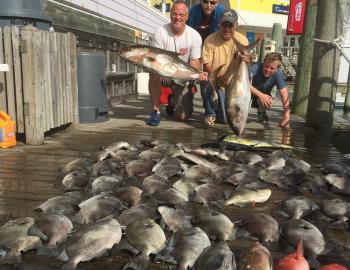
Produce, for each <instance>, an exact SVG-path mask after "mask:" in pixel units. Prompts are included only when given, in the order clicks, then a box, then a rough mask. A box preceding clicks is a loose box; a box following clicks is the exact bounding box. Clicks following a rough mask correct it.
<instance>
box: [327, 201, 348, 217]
mask: <svg viewBox="0 0 350 270" xmlns="http://www.w3.org/2000/svg"><path fill="white" fill-rule="evenodd" d="M321 206H322V212H323V213H324V214H325V215H326V216H328V217H331V218H334V219H337V220H338V221H346V220H348V217H349V216H350V203H349V202H347V201H345V200H342V199H324V200H322V204H321Z"/></svg>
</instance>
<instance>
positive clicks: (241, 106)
mask: <svg viewBox="0 0 350 270" xmlns="http://www.w3.org/2000/svg"><path fill="white" fill-rule="evenodd" d="M232 39H233V41H234V43H235V44H236V47H237V48H238V50H239V51H240V52H241V53H245V52H247V51H250V50H251V49H253V48H254V47H255V46H256V45H257V44H258V43H259V42H260V39H257V40H256V41H255V42H254V43H253V44H252V45H251V46H243V45H242V44H240V43H239V42H238V41H237V40H236V39H235V38H234V37H232ZM234 60H235V61H232V63H231V64H230V65H229V67H228V69H229V70H231V71H232V73H233V76H232V79H231V81H230V83H229V86H228V87H227V88H226V90H225V112H226V118H227V123H228V124H229V126H230V128H231V129H232V131H233V133H234V134H235V135H236V136H241V135H242V133H243V131H244V128H245V125H246V122H247V118H248V113H249V109H250V101H251V92H250V87H251V83H250V81H251V79H250V77H251V76H250V71H249V66H248V64H247V63H246V62H244V61H243V60H242V59H241V57H240V56H239V55H238V56H237V58H236V59H234Z"/></svg>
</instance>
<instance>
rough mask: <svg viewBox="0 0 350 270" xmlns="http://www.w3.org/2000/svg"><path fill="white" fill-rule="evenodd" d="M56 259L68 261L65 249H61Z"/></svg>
mask: <svg viewBox="0 0 350 270" xmlns="http://www.w3.org/2000/svg"><path fill="white" fill-rule="evenodd" d="M57 259H58V260H60V261H63V262H68V261H69V257H68V255H67V253H66V250H65V249H62V250H61V252H60V253H59V254H58V255H57Z"/></svg>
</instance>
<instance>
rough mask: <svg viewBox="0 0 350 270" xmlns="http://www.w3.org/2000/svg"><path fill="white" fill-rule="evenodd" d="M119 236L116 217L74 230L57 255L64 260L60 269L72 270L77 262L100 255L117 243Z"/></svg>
mask: <svg viewBox="0 0 350 270" xmlns="http://www.w3.org/2000/svg"><path fill="white" fill-rule="evenodd" d="M121 238H122V230H121V226H120V224H119V222H118V221H117V220H116V219H109V220H105V221H100V222H97V223H93V224H90V225H88V226H87V227H84V228H83V229H81V230H78V231H76V232H74V234H73V235H72V237H71V238H70V239H69V240H68V241H67V242H66V243H65V245H64V249H63V250H62V251H61V253H60V254H59V255H58V256H57V258H58V259H59V260H61V261H64V262H66V263H65V264H64V265H63V266H62V270H73V269H76V267H77V265H78V263H79V262H86V261H90V260H92V259H93V258H97V257H101V256H102V255H104V254H105V253H106V252H107V251H108V250H110V249H112V247H113V246H114V245H116V244H118V243H119V242H120V240H121Z"/></svg>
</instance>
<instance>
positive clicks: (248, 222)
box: [242, 213, 279, 243]
mask: <svg viewBox="0 0 350 270" xmlns="http://www.w3.org/2000/svg"><path fill="white" fill-rule="evenodd" d="M242 222H243V225H244V228H245V229H246V231H247V232H249V233H250V234H251V235H252V236H254V237H256V238H257V239H258V240H259V242H266V243H267V242H275V241H277V240H278V238H279V227H278V223H277V221H276V220H275V219H274V218H273V217H271V216H270V215H267V214H264V213H249V214H247V215H245V216H244V217H243V218H242Z"/></svg>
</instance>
